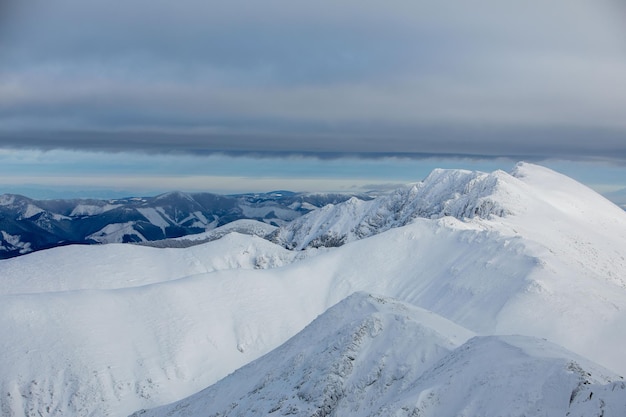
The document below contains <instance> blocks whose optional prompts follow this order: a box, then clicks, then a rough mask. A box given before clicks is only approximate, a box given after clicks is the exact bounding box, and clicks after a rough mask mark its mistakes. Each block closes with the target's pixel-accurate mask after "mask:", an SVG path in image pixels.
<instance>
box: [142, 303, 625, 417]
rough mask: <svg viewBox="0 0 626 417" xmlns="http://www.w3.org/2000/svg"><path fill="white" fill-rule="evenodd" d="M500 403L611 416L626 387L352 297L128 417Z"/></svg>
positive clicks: (573, 359) (528, 344)
mask: <svg viewBox="0 0 626 417" xmlns="http://www.w3.org/2000/svg"><path fill="white" fill-rule="evenodd" d="M470 338H471V339H470ZM468 339H469V341H468ZM594 395H595V398H593V396H594ZM504 410H506V414H507V415H511V416H535V415H537V416H538V415H541V416H564V415H566V414H567V413H569V414H568V415H583V414H580V413H581V412H584V413H587V414H585V415H594V414H595V415H600V414H601V413H604V414H602V415H604V416H606V417H609V416H615V417H617V416H620V415H621V414H620V413H621V412H623V411H625V410H626V384H624V382H623V381H622V380H621V378H619V377H617V376H616V375H614V374H612V373H611V372H609V371H607V370H605V369H602V368H601V367H599V366H597V365H595V364H593V363H591V362H589V361H587V360H585V359H583V358H580V357H578V356H577V355H575V354H573V353H571V352H568V351H567V350H565V349H563V348H560V347H558V346H556V345H553V344H551V343H548V342H546V341H544V340H540V339H536V338H529V337H523V336H507V337H502V336H501V337H495V336H490V337H474V335H473V334H472V332H469V331H467V330H466V329H463V328H461V327H459V326H457V325H455V324H454V323H452V322H449V321H447V320H445V319H443V318H442V317H440V316H437V315H436V314H433V313H431V312H428V311H426V310H422V309H419V308H416V307H414V306H410V305H407V304H404V303H400V302H398V301H396V300H393V299H389V298H385V297H380V296H372V295H368V294H365V293H357V294H354V295H352V296H350V297H348V298H347V299H345V300H343V301H341V302H340V303H339V304H337V305H336V306H334V307H332V308H330V309H329V310H328V311H327V312H325V313H324V314H322V315H321V316H320V317H318V318H317V319H316V320H315V321H313V323H311V324H310V325H309V326H307V327H306V328H305V329H304V330H303V331H301V332H300V333H299V334H297V335H296V336H294V337H293V338H292V339H290V340H289V341H287V342H286V343H285V344H283V345H282V346H280V347H279V348H277V349H275V350H273V351H272V352H270V353H268V354H267V355H265V356H263V357H261V358H260V359H258V360H256V361H254V362H252V363H251V364H249V365H247V366H245V367H243V368H241V369H239V370H238V371H236V372H235V373H233V374H231V375H229V376H228V377H226V378H224V379H223V380H221V381H219V382H218V383H216V384H214V385H213V386H211V387H209V388H207V389H206V390H204V391H201V392H199V393H197V394H195V395H193V396H191V397H189V398H187V399H184V400H181V401H178V402H176V403H173V404H170V405H167V406H163V407H160V408H156V409H153V410H148V411H147V410H142V411H139V412H137V413H135V414H133V417H139V416H142V417H165V416H169V417H200V416H232V417H235V416H241V417H243V416H265V415H270V414H274V413H275V415H293V416H303V417H304V416H320V417H321V416H329V415H333V416H349V417H361V416H363V417H365V416H398V417H399V416H407V417H408V416H433V417H434V416H453V415H468V416H483V415H484V416H490V415H493V416H495V415H503V412H504Z"/></svg>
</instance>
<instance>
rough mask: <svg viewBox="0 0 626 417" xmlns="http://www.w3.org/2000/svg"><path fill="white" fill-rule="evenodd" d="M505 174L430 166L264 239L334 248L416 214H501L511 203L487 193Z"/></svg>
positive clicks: (289, 245) (405, 221)
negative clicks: (401, 184) (411, 179)
mask: <svg viewBox="0 0 626 417" xmlns="http://www.w3.org/2000/svg"><path fill="white" fill-rule="evenodd" d="M507 175H508V174H506V173H504V172H502V171H495V172H493V173H491V174H486V173H482V172H476V171H465V170H444V169H436V170H434V171H433V172H432V173H431V174H430V175H429V176H428V177H427V178H426V179H425V180H424V181H423V182H421V183H418V184H417V185H414V186H412V187H407V188H401V189H398V190H396V191H394V192H393V193H391V194H389V195H386V196H382V197H379V198H376V199H374V200H370V201H363V200H359V199H358V198H356V197H353V198H351V199H350V200H348V201H346V202H344V203H340V204H337V205H327V206H325V207H323V208H321V209H318V210H315V211H313V212H310V213H308V214H306V215H304V216H302V217H301V218H299V219H296V220H294V221H293V222H291V223H289V224H288V225H286V226H283V227H281V228H280V229H278V230H277V231H276V232H275V233H274V234H273V235H272V236H271V237H270V239H271V240H273V241H275V242H277V243H279V244H282V245H284V246H285V247H287V248H289V249H298V250H301V249H304V248H306V247H320V246H326V247H335V246H341V245H343V244H344V243H347V242H350V241H354V240H358V239H362V238H365V237H368V236H371V235H374V234H377V233H381V232H383V231H385V230H389V229H391V228H394V227H400V226H403V225H406V224H408V223H410V222H411V221H413V220H414V219H415V218H417V217H422V218H429V219H433V218H441V217H445V216H452V217H455V218H457V219H471V218H474V217H482V218H489V217H491V216H499V217H501V216H504V215H506V214H509V213H510V212H511V208H510V207H508V206H507V205H505V204H502V203H501V202H500V201H498V200H497V199H494V198H493V195H494V193H496V191H497V189H498V188H499V186H500V182H501V181H502V178H503V177H505V176H507Z"/></svg>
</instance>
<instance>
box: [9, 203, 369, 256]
mask: <svg viewBox="0 0 626 417" xmlns="http://www.w3.org/2000/svg"><path fill="white" fill-rule="evenodd" d="M351 196H352V195H344V194H336V193H335V194H333V193H327V194H322V193H317V194H313V193H294V192H289V191H274V192H270V193H262V194H242V195H231V196H223V195H217V194H210V193H195V194H188V193H182V192H171V193H166V194H162V195H158V196H156V197H132V198H125V199H114V200H95V199H74V200H32V199H30V198H27V197H24V196H21V195H15V194H3V195H0V231H1V232H0V259H6V258H11V257H14V256H19V255H24V254H26V253H30V252H33V251H37V250H41V249H49V248H52V247H56V246H63V245H69V244H100V243H129V242H150V241H158V240H163V239H168V238H175V237H180V236H185V235H191V234H198V233H201V232H205V231H210V230H213V229H215V228H217V227H219V226H222V225H225V224H228V223H230V222H232V221H235V220H240V219H252V220H257V221H260V222H264V223H266V224H270V225H275V226H279V225H282V224H285V223H286V222H289V221H291V220H294V219H295V218H297V217H299V216H301V215H302V214H304V213H307V212H309V211H311V210H313V209H316V208H318V207H322V206H324V205H327V204H333V203H335V204H336V203H338V202H342V201H345V200H347V199H348V198H350V197H351ZM359 198H361V199H369V198H370V197H368V196H367V195H365V194H359Z"/></svg>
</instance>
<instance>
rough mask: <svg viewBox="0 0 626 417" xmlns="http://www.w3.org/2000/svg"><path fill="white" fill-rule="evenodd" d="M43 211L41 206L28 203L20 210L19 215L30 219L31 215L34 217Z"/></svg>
mask: <svg viewBox="0 0 626 417" xmlns="http://www.w3.org/2000/svg"><path fill="white" fill-rule="evenodd" d="M43 212H44V210H43V209H42V208H41V207H37V206H36V205H34V204H28V205H26V209H25V210H24V211H23V212H22V216H21V217H22V218H24V219H30V218H31V217H34V216H36V215H38V214H39V213H43Z"/></svg>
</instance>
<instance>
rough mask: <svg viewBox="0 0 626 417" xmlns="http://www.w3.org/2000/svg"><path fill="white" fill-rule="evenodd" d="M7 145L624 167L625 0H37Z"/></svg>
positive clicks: (4, 83) (3, 134)
mask: <svg viewBox="0 0 626 417" xmlns="http://www.w3.org/2000/svg"><path fill="white" fill-rule="evenodd" d="M0 15H2V17H1V18H0V63H1V64H0V145H3V146H5V147H7V146H8V147H37V148H42V149H50V148H60V147H61V148H68V149H83V150H95V149H97V150H111V151H121V150H144V151H153V152H170V151H176V152H192V153H211V152H216V151H226V152H234V153H258V152H269V153H271V154H281V153H287V154H298V153H303V154H311V155H321V156H332V155H335V154H361V155H373V156H376V155H379V154H381V153H383V154H387V155H389V154H415V155H420V154H450V155H477V156H485V155H487V156H498V155H507V156H511V157H520V158H521V157H524V158H533V157H534V158H545V157H561V158H589V157H591V158H600V159H612V160H616V161H618V162H622V163H623V162H624V161H626V29H625V28H626V5H625V3H624V2H623V1H620V0H550V1H545V0H526V1H512V2H509V1H506V2H504V1H495V0H476V1H472V2H467V1H462V0H451V1H441V0H439V1H435V0H429V1H420V0H410V1H409V0H407V1H400V0H390V1H386V2H380V1H368V0H359V1H356V0H354V1H353V0H341V1H334V0H328V1H327V0H321V1H315V2H311V1H297V0H289V1H287V0H267V1H263V2H260V1H241V0H228V1H200V0H181V1H176V2H174V1H166V0H132V1H125V2H111V1H103V0H92V1H83V0H55V1H47V0H31V1H19V2H18V1H13V2H9V3H6V2H3V6H2V8H1V9H0Z"/></svg>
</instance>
